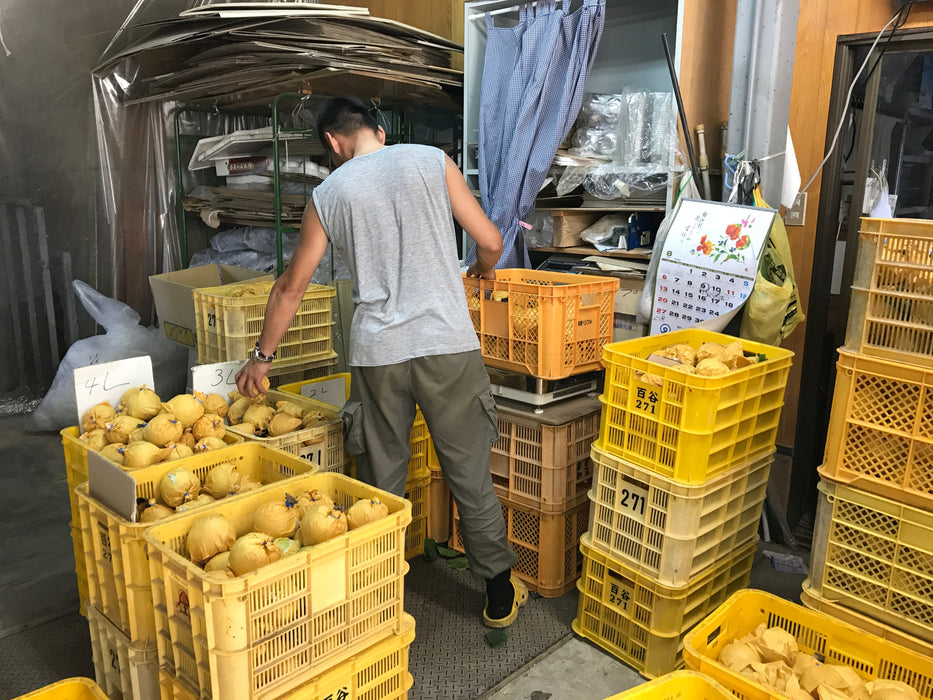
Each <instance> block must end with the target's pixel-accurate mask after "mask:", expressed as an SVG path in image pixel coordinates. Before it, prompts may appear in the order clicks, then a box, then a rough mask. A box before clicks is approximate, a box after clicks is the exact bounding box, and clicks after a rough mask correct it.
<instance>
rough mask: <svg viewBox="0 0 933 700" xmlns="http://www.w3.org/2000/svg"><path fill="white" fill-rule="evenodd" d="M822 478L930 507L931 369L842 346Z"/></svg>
mask: <svg viewBox="0 0 933 700" xmlns="http://www.w3.org/2000/svg"><path fill="white" fill-rule="evenodd" d="M836 366H837V371H836V387H835V391H834V393H833V410H832V415H831V418H830V421H829V432H828V434H827V437H826V453H825V456H824V460H823V469H824V470H825V472H826V475H827V476H829V477H831V478H832V479H834V480H836V481H840V482H843V483H845V484H848V485H849V486H854V487H856V488H859V489H863V490H865V491H871V492H872V493H877V494H879V495H881V496H885V497H886V498H893V499H895V500H898V501H902V502H904V503H909V504H911V505H914V506H917V507H920V508H926V509H927V510H929V509H931V508H933V369H931V370H927V369H923V368H922V367H917V366H915V365H905V364H903V363H900V362H888V361H886V360H879V359H877V358H874V357H868V356H865V355H858V354H856V353H854V352H851V351H848V350H845V349H840V350H839V362H838V363H837V365H836Z"/></svg>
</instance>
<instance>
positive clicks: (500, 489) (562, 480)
mask: <svg viewBox="0 0 933 700" xmlns="http://www.w3.org/2000/svg"><path fill="white" fill-rule="evenodd" d="M593 403H595V401H594V402H593ZM498 408H499V440H498V442H494V443H493V445H492V454H491V455H490V458H489V470H490V471H491V472H492V481H493V484H494V485H495V487H496V493H497V494H498V495H499V497H500V498H506V499H508V500H510V501H512V502H514V503H518V504H522V505H526V506H529V507H531V508H537V509H540V510H542V511H546V512H549V513H553V512H556V511H560V510H564V509H565V508H566V507H567V504H568V503H570V502H572V501H573V500H575V499H577V498H579V497H580V494H585V493H586V492H587V490H588V489H589V487H590V483H591V482H592V478H593V460H592V459H591V458H590V445H591V444H592V443H593V441H594V440H595V439H596V438H597V437H598V436H599V406H598V405H597V406H596V407H595V408H594V410H592V411H590V412H589V413H587V414H585V415H582V416H579V417H578V418H575V419H574V420H571V421H569V422H566V423H563V424H560V425H553V424H550V423H549V419H548V418H547V417H545V416H544V415H543V414H542V415H540V416H534V415H529V414H527V413H524V412H522V411H518V410H512V409H509V408H507V407H505V406H501V405H500V406H499V407H498Z"/></svg>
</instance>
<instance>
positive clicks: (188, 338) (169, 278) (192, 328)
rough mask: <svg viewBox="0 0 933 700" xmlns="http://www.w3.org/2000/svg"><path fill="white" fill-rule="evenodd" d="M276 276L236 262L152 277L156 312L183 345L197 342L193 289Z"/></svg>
mask: <svg viewBox="0 0 933 700" xmlns="http://www.w3.org/2000/svg"><path fill="white" fill-rule="evenodd" d="M271 279H274V277H273V276H272V275H269V274H266V273H264V272H260V271H259V270H250V269H247V268H245V267H237V266H236V265H203V266H201V267H189V268H188V269H186V270H177V271H176V272H165V273H163V274H161V275H152V276H150V277H149V286H150V287H151V288H152V297H153V300H154V301H155V307H156V313H157V314H158V315H159V323H160V324H161V326H162V329H163V330H164V332H165V335H166V336H167V337H168V338H169V339H171V340H174V341H175V342H177V343H181V344H182V345H187V346H189V347H192V346H195V345H197V339H196V329H197V323H196V321H195V317H194V297H193V296H192V294H191V290H192V289H198V288H199V287H216V286H217V285H221V284H231V283H234V282H245V281H246V280H271Z"/></svg>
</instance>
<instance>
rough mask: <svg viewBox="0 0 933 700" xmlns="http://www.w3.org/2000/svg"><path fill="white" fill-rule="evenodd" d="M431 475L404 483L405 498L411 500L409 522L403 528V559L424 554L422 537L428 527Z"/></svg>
mask: <svg viewBox="0 0 933 700" xmlns="http://www.w3.org/2000/svg"><path fill="white" fill-rule="evenodd" d="M430 488H431V477H430V476H429V477H428V478H427V479H415V480H414V481H409V482H408V483H406V484H405V498H407V499H408V500H409V501H411V524H410V525H409V526H408V528H407V529H406V530H405V559H411V558H412V557H416V556H418V555H419V554H424V538H425V536H426V534H427V529H428V512H429V511H428V509H429V508H430V504H429V503H428V489H430Z"/></svg>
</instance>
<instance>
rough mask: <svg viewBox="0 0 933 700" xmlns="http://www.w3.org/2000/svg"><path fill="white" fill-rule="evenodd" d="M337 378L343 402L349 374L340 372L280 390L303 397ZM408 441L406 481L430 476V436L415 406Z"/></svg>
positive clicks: (346, 396)
mask: <svg viewBox="0 0 933 700" xmlns="http://www.w3.org/2000/svg"><path fill="white" fill-rule="evenodd" d="M337 377H341V378H343V380H344V387H345V393H344V396H343V400H344V401H346V400H347V399H348V398H350V373H349V372H341V373H340V374H332V375H328V376H324V377H321V378H319V379H312V380H308V381H303V382H295V383H293V384H283V385H282V386H281V387H280V390H281V391H283V392H285V393H286V394H297V395H299V396H304V395H305V392H307V391H308V387H314V385H315V384H319V383H320V382H322V381H327V380H328V379H334V378H337ZM409 440H410V443H409V446H410V447H411V461H410V462H409V463H408V480H409V481H412V480H414V479H425V478H427V477H428V476H430V475H431V472H430V470H429V469H428V465H427V459H428V447H429V446H430V445H431V434H430V433H429V432H428V426H427V423H426V422H425V420H424V415H423V414H422V413H421V409H420V408H418V407H417V406H415V420H414V423H413V424H412V426H411V436H410V438H409Z"/></svg>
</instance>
